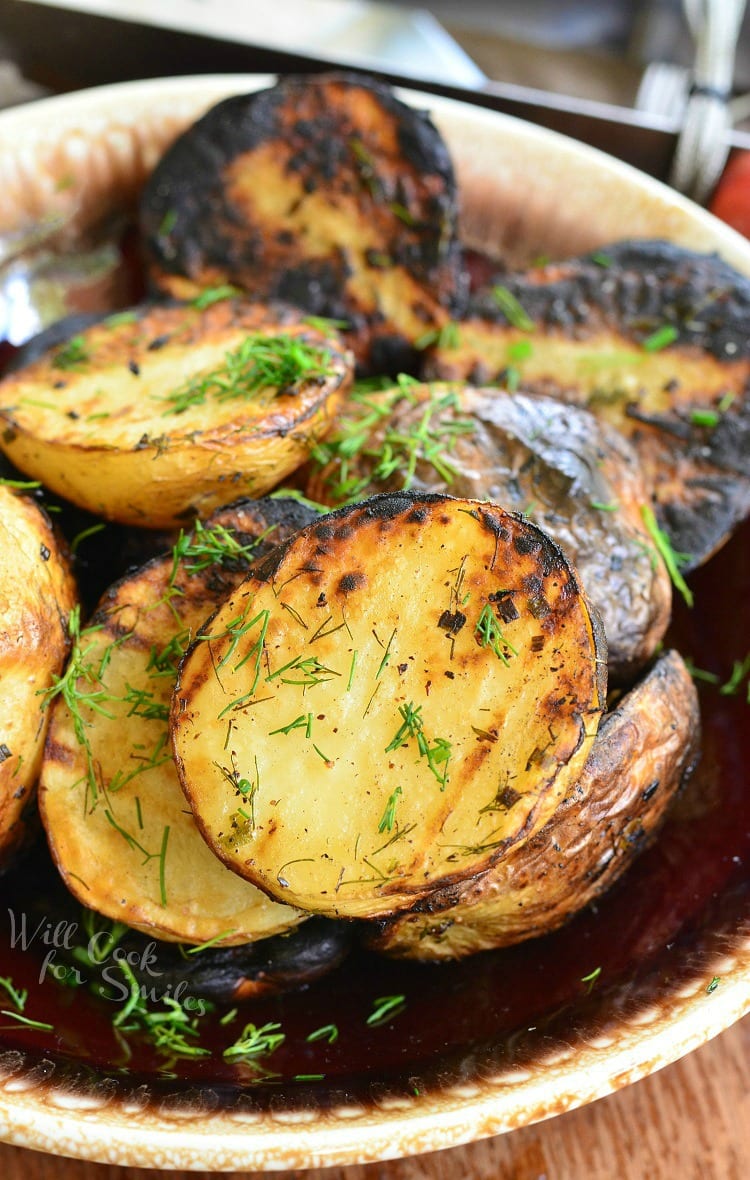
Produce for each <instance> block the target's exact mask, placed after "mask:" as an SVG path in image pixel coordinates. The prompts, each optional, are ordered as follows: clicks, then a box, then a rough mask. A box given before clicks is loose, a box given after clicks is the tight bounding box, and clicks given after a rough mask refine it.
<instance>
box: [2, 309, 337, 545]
mask: <svg viewBox="0 0 750 1180" xmlns="http://www.w3.org/2000/svg"><path fill="white" fill-rule="evenodd" d="M208 304H209V305H208V306H205V305H204V302H203V301H197V302H196V304H193V305H186V306H182V307H153V306H145V307H141V308H140V309H137V310H136V311H134V312H133V313H132V314H125V315H117V316H113V317H111V318H110V319H108V320H104V321H102V323H100V324H97V325H94V326H93V327H90V328H87V329H85V330H84V331H82V332H81V333H80V334H79V335H78V336H75V337H73V338H72V339H71V340H69V341H68V342H67V343H66V344H65V345H62V346H60V347H59V348H56V349H53V350H52V351H51V352H48V353H46V354H45V356H44V357H43V358H41V359H40V360H38V361H36V362H34V363H33V364H31V365H29V366H28V367H27V368H25V369H23V370H22V371H20V372H18V373H13V374H11V375H10V376H8V377H6V378H5V380H4V381H2V382H0V425H2V427H3V429H2V431H0V447H2V449H3V450H4V451H5V453H6V454H7V456H8V458H9V459H11V461H12V462H13V463H15V465H16V466H17V467H18V468H19V469H20V470H21V471H24V472H27V473H28V474H30V475H32V476H33V477H34V478H38V479H41V480H42V481H43V482H44V483H45V485H46V486H47V487H48V488H51V489H52V490H53V491H55V492H57V493H59V495H61V496H64V497H65V498H66V499H68V500H71V501H72V502H73V503H75V504H78V505H80V506H81V507H83V508H87V509H89V510H90V511H92V512H95V513H98V514H99V515H101V516H104V517H106V518H108V519H110V520H115V521H119V522H121V523H124V524H135V525H141V526H144V527H147V528H170V527H175V526H178V525H179V524H180V523H183V524H184V523H186V522H188V521H189V520H191V519H192V518H193V517H195V516H205V515H207V514H208V513H209V512H210V511H212V510H213V509H214V508H216V507H218V506H220V505H222V504H227V503H230V502H231V501H232V500H235V499H237V498H238V497H240V496H247V495H250V496H253V497H257V496H261V495H263V494H264V493H265V492H266V491H268V490H269V488H271V487H273V486H274V485H275V484H276V483H277V482H278V481H279V480H281V479H283V478H284V476H285V475H287V474H288V473H289V472H290V471H292V470H294V468H295V467H297V466H298V465H299V464H300V463H301V462H302V461H303V460H304V459H305V458H306V456H307V454H308V453H309V450H310V448H311V446H312V445H313V443H314V442H315V441H316V440H318V439H320V438H321V437H322V436H323V435H324V434H325V432H326V431H327V430H328V429H329V427H330V425H331V421H332V416H333V414H334V413H335V410H336V408H337V406H338V404H339V402H340V401H341V399H342V398H343V396H344V395H345V393H346V392H347V389H348V386H349V383H350V380H351V373H352V362H351V358H350V355H349V354H348V353H347V351H346V350H345V349H344V348H343V346H342V345H341V343H340V342H338V341H337V339H335V338H334V336H333V335H331V334H324V333H322V332H321V331H319V330H318V329H317V328H314V327H312V326H311V325H310V324H307V323H305V322H304V321H303V320H302V319H301V318H300V316H299V315H298V314H297V313H296V312H293V311H291V310H289V309H282V308H280V307H266V306H261V305H257V304H250V303H247V302H244V301H236V300H233V299H223V300H219V301H216V302H211V301H208Z"/></svg>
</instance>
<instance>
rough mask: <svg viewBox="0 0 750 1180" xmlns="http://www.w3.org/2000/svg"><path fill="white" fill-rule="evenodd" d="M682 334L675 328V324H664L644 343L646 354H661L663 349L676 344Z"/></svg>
mask: <svg viewBox="0 0 750 1180" xmlns="http://www.w3.org/2000/svg"><path fill="white" fill-rule="evenodd" d="M679 335H680V333H679V332H678V331H677V328H675V326H674V324H662V326H661V327H660V328H657V329H656V331H655V332H652V333H651V335H650V336H647V337H646V339H645V340H643V341H642V344H643V347H644V348H645V350H646V352H661V350H662V348H666V347H667V346H668V345H670V344H674V342H675V340H677V339H678V337H679Z"/></svg>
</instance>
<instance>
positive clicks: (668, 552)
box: [641, 504, 693, 606]
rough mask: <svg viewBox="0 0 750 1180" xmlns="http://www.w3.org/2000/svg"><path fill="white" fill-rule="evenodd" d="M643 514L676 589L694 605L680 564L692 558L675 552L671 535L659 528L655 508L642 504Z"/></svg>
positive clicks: (690, 604)
mask: <svg viewBox="0 0 750 1180" xmlns="http://www.w3.org/2000/svg"><path fill="white" fill-rule="evenodd" d="M641 516H642V518H643V523H644V524H645V526H646V529H647V530H648V533H649V535H650V537H651V540H652V541H653V543H654V546H655V548H656V550H657V552H658V553H659V555H660V556H661V558H662V560H663V562H664V564H665V566H666V567H667V572H668V573H669V576H670V578H671V579H672V585H673V586H674V587H675V589H676V590H679V592H680V594H681V595H682V597H683V598H684V600H685V602H686V603H687V605H688V606H692V605H693V594H692V591H691V590H690V587H689V586H688V585H687V583H686V581H685V579H684V578H683V576H682V574H681V573H680V566H681V565H684V564H685V563H686V562H688V561H689V560H690V557H689V555H688V554H687V553H676V552H675V550H674V549H673V548H672V542H671V541H670V539H669V537H668V536H667V534H666V533H665V532H664V530H663V529H660V528H659V525H658V524H657V521H656V517H655V516H654V510H653V508H651V506H650V505H649V504H643V505H641Z"/></svg>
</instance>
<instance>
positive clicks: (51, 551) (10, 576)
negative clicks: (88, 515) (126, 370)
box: [0, 483, 76, 871]
mask: <svg viewBox="0 0 750 1180" xmlns="http://www.w3.org/2000/svg"><path fill="white" fill-rule="evenodd" d="M75 604H76V588H75V583H74V581H73V577H72V574H71V572H70V567H69V564H68V561H67V558H66V556H65V554H64V553H63V552H62V550H61V548H60V546H59V545H58V542H57V539H56V537H55V534H54V532H53V530H52V526H51V524H50V522H49V519H48V518H47V516H46V514H45V513H44V512H43V511H42V509H41V508H40V507H39V506H38V505H37V504H35V503H34V502H33V500H30V499H29V498H28V497H26V496H22V495H19V494H17V493H16V492H14V491H13V490H12V489H11V488H10V487H8V486H6V485H4V484H2V483H0V871H2V870H3V869H5V868H7V866H8V864H9V863H10V862H11V860H12V859H13V858H14V856H15V854H16V853H17V852H19V851H20V850H21V849H22V848H23V847H24V845H25V844H26V843H27V841H28V840H29V839H30V838H31V836H32V835H33V833H34V832H35V831H36V830H38V829H36V828H35V826H34V819H35V814H36V813H35V810H33V811H32V810H31V808H32V806H33V801H34V797H35V791H36V782H37V777H38V774H39V767H40V765H41V761H42V749H43V747H44V736H45V733H46V730H47V721H48V713H47V710H46V708H45V695H44V694H45V693H46V692H47V691H48V690H49V689H50V688H51V686H52V683H53V681H54V679H55V677H56V676H57V675H58V674H59V673H60V672H61V670H62V666H63V664H64V663H65V657H66V655H67V652H68V646H69V644H68V620H69V617H70V614H71V611H72V610H73V609H74V607H75Z"/></svg>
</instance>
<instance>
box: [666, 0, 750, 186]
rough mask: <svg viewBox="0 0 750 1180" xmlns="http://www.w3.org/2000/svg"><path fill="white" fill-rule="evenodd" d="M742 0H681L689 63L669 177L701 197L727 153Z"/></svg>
mask: <svg viewBox="0 0 750 1180" xmlns="http://www.w3.org/2000/svg"><path fill="white" fill-rule="evenodd" d="M745 5H746V0H684V6H685V13H686V15H687V18H688V23H689V24H690V30H691V32H692V34H693V38H694V40H695V46H696V50H695V66H694V69H693V77H692V84H691V87H690V90H689V92H688V100H687V105H686V107H685V113H684V116H683V127H682V132H681V134H680V138H679V140H678V143H677V150H676V152H675V157H674V161H673V163H672V175H671V177H670V182H671V183H672V184H673V185H674V186H675V188H677V189H679V190H680V192H683V193H686V194H687V195H688V196H689V197H692V198H693V199H694V200H696V201H700V202H703V201H705V200H706V199H707V198H708V196H709V195H710V193H711V191H712V189H713V187H714V185H715V184H716V182H717V180H718V179H719V177H720V176H721V174H722V172H723V171H724V165H725V163H726V160H727V156H728V154H729V131H730V128H731V125H732V115H731V111H730V108H729V99H730V96H731V93H732V80H733V78H734V62H735V56H736V52H737V41H738V38H739V34H740V26H741V24H742V17H743V15H744V12H745Z"/></svg>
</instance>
